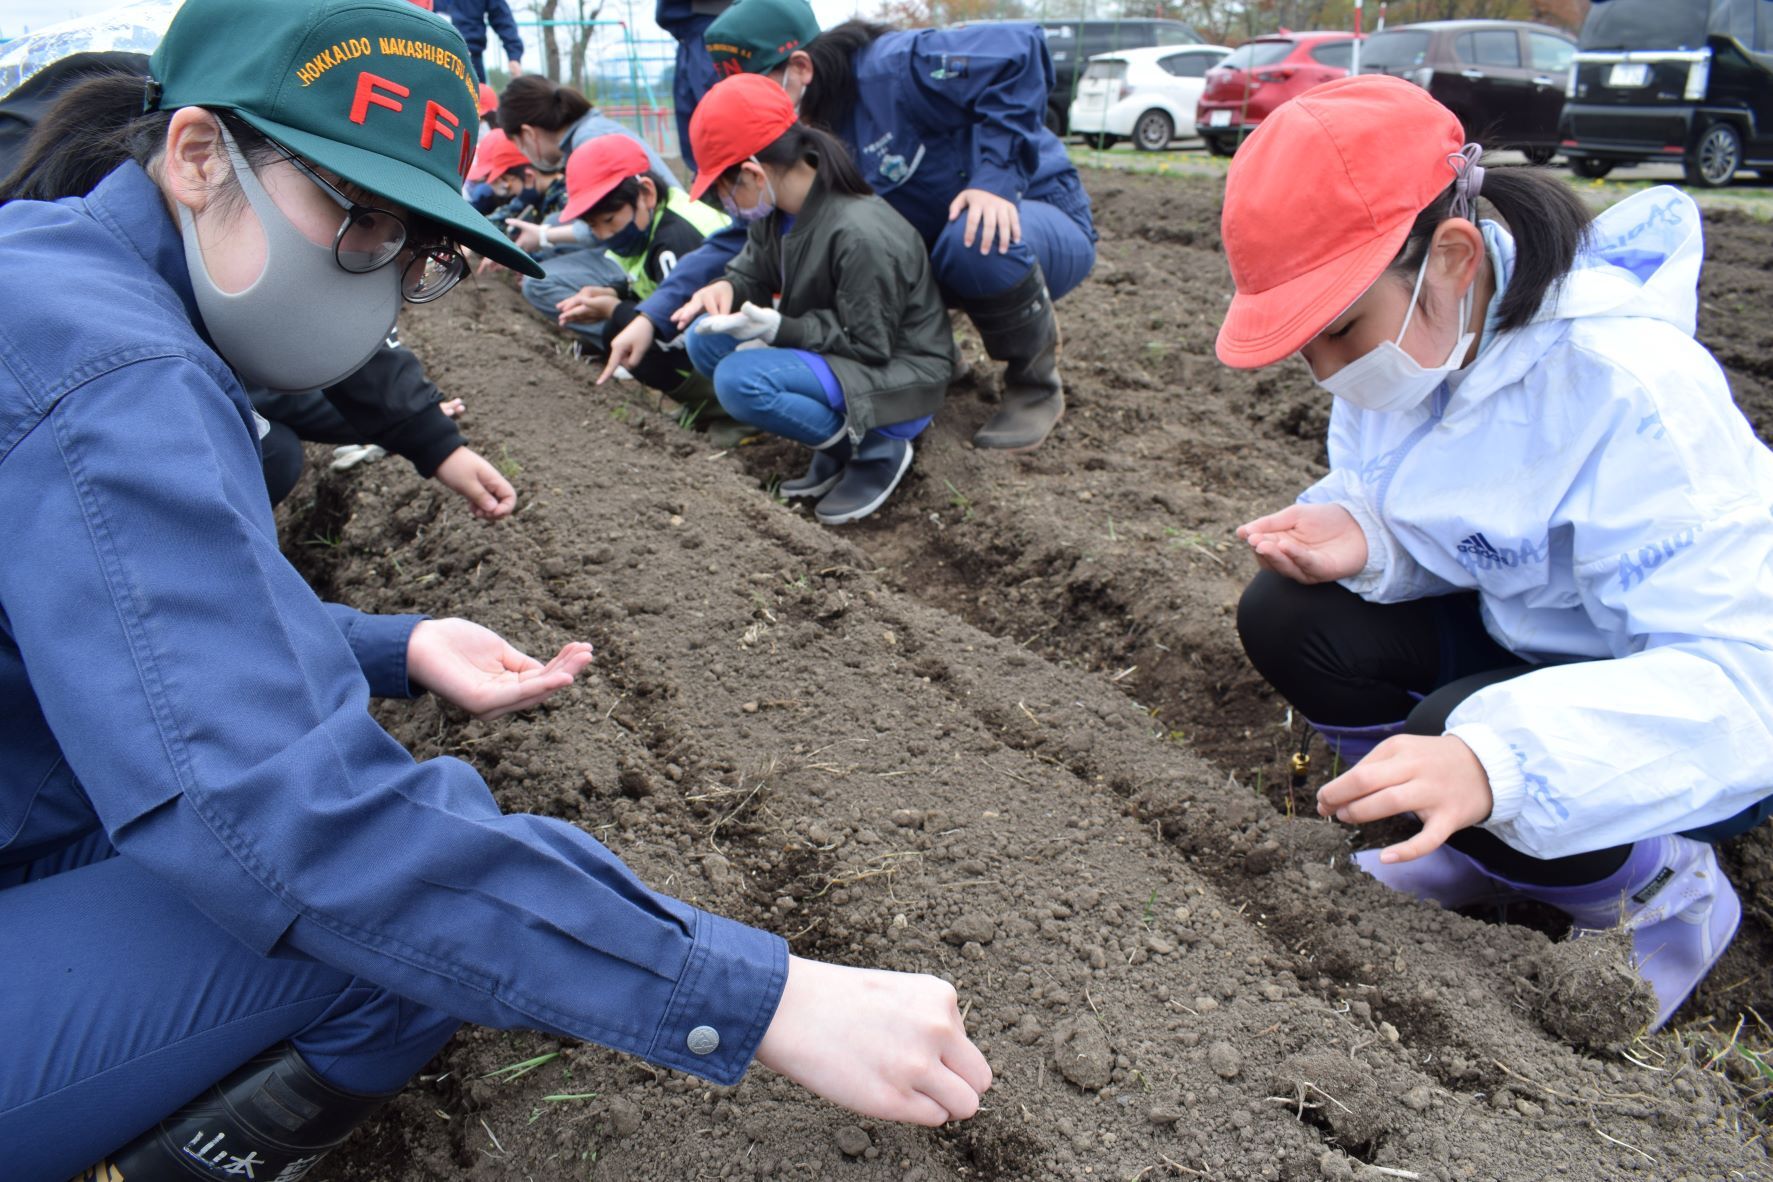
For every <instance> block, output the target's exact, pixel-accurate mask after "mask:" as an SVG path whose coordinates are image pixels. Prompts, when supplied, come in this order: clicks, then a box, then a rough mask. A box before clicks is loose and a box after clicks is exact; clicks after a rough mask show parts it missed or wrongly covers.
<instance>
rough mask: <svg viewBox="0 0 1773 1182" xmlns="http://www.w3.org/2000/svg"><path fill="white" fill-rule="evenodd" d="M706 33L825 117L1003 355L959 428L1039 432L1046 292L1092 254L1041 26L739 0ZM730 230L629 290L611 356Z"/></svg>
mask: <svg viewBox="0 0 1773 1182" xmlns="http://www.w3.org/2000/svg"><path fill="white" fill-rule="evenodd" d="M704 40H705V42H706V44H707V47H708V53H709V56H710V57H711V58H712V59H713V60H714V65H715V69H716V70H717V71H719V72H720V73H722V74H737V73H748V74H764V75H767V76H768V77H769V78H771V79H773V80H774V81H776V82H778V83H780V84H781V86H782V87H783V89H784V90H786V91H787V92H788V97H789V98H790V99H791V100H793V102H794V104H795V106H796V109H797V111H798V113H799V115H800V117H801V119H803V120H804V121H805V122H807V123H808V124H812V125H816V126H820V127H824V128H827V129H829V130H830V131H832V132H833V133H835V134H836V135H837V137H838V138H839V139H841V140H842V141H843V142H844V144H845V146H847V147H848V148H849V150H850V154H851V156H852V157H853V158H854V160H855V162H856V165H857V167H858V168H859V169H860V171H861V173H862V177H863V179H864V180H865V181H867V183H868V185H869V187H870V188H872V189H873V190H874V191H875V192H876V193H878V194H880V196H881V197H882V198H884V199H885V200H886V202H887V204H889V205H891V206H892V207H893V208H894V209H895V210H897V211H898V213H899V214H900V215H901V216H902V217H904V218H905V220H906V221H908V222H910V223H911V224H912V226H913V227H915V228H916V230H917V231H918V233H919V234H920V235H921V236H922V238H923V241H924V245H925V247H926V248H927V249H928V250H929V252H930V265H931V267H932V269H933V270H934V272H935V276H936V281H937V283H938V285H939V286H940V287H941V290H942V294H943V296H944V298H945V299H946V300H947V302H948V305H949V306H950V307H958V308H962V309H964V310H965V311H966V312H967V314H968V315H969V316H970V317H971V318H972V321H973V325H974V327H976V328H977V329H978V330H979V336H980V339H981V340H982V341H983V342H984V345H985V351H986V352H987V353H989V354H990V355H991V356H992V357H993V358H994V359H996V360H998V361H1002V362H1004V363H1005V369H1004V375H1003V401H1002V403H1001V405H1000V406H999V407H998V409H997V410H996V412H994V413H993V414H992V415H991V417H990V418H989V419H987V420H986V422H985V423H984V425H983V426H981V427H980V428H979V430H978V431H977V433H975V434H974V436H973V443H974V444H975V445H977V446H979V447H988V448H998V449H1002V450H1008V451H1025V450H1028V449H1030V448H1033V447H1038V446H1039V445H1040V444H1041V442H1042V441H1044V440H1045V439H1046V437H1047V435H1048V434H1049V433H1050V432H1051V431H1052V429H1053V427H1054V425H1055V424H1057V423H1058V421H1059V418H1060V416H1061V415H1062V414H1063V413H1064V410H1065V398H1064V390H1063V387H1062V385H1061V383H1060V380H1059V370H1058V349H1059V328H1058V321H1057V320H1056V319H1055V318H1054V315H1053V305H1052V302H1053V300H1055V299H1057V298H1059V297H1061V296H1063V295H1064V294H1065V293H1066V292H1068V291H1070V290H1071V289H1072V288H1074V287H1076V286H1077V285H1078V284H1079V283H1082V282H1083V280H1084V278H1085V277H1086V276H1088V275H1089V273H1090V269H1091V268H1092V267H1094V266H1095V262H1096V246H1095V243H1096V231H1095V228H1094V225H1093V223H1092V222H1091V219H1090V199H1089V197H1088V196H1087V195H1086V194H1085V193H1084V191H1083V186H1082V184H1081V183H1080V182H1079V180H1078V176H1077V169H1076V168H1074V167H1073V166H1072V164H1071V160H1070V158H1069V157H1068V156H1067V155H1066V153H1065V145H1064V144H1062V143H1060V141H1059V138H1058V137H1057V136H1055V135H1054V134H1053V133H1052V132H1051V131H1049V130H1047V127H1046V124H1045V115H1046V103H1047V94H1048V92H1049V91H1051V90H1052V88H1053V84H1054V76H1053V63H1052V59H1051V57H1050V56H1049V55H1048V53H1047V47H1046V38H1045V36H1044V34H1042V32H1041V31H1040V29H1039V27H1038V26H1036V25H1032V24H1013V23H1012V24H993V25H990V26H980V27H975V28H967V29H914V30H911V31H908V32H895V31H893V30H890V29H888V28H886V27H885V26H882V25H872V24H867V23H864V22H862V21H849V22H847V23H845V24H842V25H838V26H837V27H836V28H833V29H830V30H828V31H825V32H821V31H820V29H819V24H818V20H817V18H816V17H815V16H814V15H813V11H812V8H811V6H810V5H809V4H808V3H807V2H806V0H744V2H743V3H740V4H735V5H733V6H732V7H731V8H728V9H727V10H726V11H725V12H724V13H722V14H721V15H720V16H719V17H718V18H716V19H715V21H714V22H713V23H712V24H711V25H709V27H708V30H707V33H706V34H705V35H704ZM742 245H743V236H742V235H738V236H735V235H730V234H729V235H715V236H714V237H712V238H710V239H709V244H708V245H707V246H704V247H703V249H702V250H701V251H698V252H697V253H696V254H695V255H694V256H691V259H686V260H685V265H683V266H680V267H679V269H678V271H677V274H676V275H675V276H674V279H675V282H674V283H671V284H667V285H663V286H661V287H660V289H659V291H658V292H657V293H655V296H654V298H653V299H652V300H650V301H648V302H647V303H645V304H643V305H641V311H642V313H643V314H644V318H645V319H646V320H647V322H648V323H646V324H641V323H639V322H636V323H635V324H633V325H630V326H629V328H628V330H627V331H626V332H625V333H624V334H622V335H620V336H618V337H617V338H616V339H615V340H614V341H612V343H611V367H612V368H613V366H614V365H617V364H625V361H623V360H622V359H623V358H626V357H628V356H629V355H631V354H638V353H639V352H641V351H643V348H644V344H650V343H651V341H652V339H653V335H654V333H655V332H656V331H667V332H668V331H669V325H668V318H669V317H670V315H671V313H672V312H673V311H675V310H676V308H677V307H679V306H681V305H682V304H683V302H684V301H686V300H687V299H688V298H689V297H690V296H691V295H693V294H694V293H695V292H696V291H697V290H699V289H700V288H701V287H702V286H703V285H705V284H707V283H709V282H711V281H713V280H714V279H717V278H718V277H719V273H720V270H721V269H722V268H723V267H724V266H725V263H726V259H727V258H730V257H731V256H732V255H733V254H736V253H737V252H738V250H739V248H740V247H741V246H742ZM722 251H724V252H725V253H724V254H722V253H721V252H722ZM691 263H694V264H695V265H693V266H692V265H690V264H691ZM636 344H642V345H643V348H642V349H636V348H635V347H634V346H635V345H636Z"/></svg>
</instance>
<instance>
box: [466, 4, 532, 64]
mask: <svg viewBox="0 0 1773 1182" xmlns="http://www.w3.org/2000/svg"><path fill="white" fill-rule="evenodd" d="M486 19H487V23H488V24H490V25H492V27H493V32H495V33H497V34H498V35H499V43H500V44H501V45H503V46H504V47H505V56H506V57H508V58H510V59H511V60H512V61H522V60H523V36H522V35H521V34H520V33H518V31H517V19H516V18H515V17H513V16H512V15H511V6H510V5H509V4H507V3H506V2H505V0H486ZM470 81H472V79H470Z"/></svg>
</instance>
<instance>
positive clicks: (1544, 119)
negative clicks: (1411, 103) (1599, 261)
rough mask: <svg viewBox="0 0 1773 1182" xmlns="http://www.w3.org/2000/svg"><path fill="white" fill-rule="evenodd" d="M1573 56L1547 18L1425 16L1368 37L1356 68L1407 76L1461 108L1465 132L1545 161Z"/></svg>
mask: <svg viewBox="0 0 1773 1182" xmlns="http://www.w3.org/2000/svg"><path fill="white" fill-rule="evenodd" d="M1575 56H1576V42H1575V40H1574V39H1573V38H1571V37H1570V35H1569V34H1568V33H1564V32H1561V31H1559V30H1557V29H1554V28H1552V27H1551V26H1549V25H1535V24H1528V23H1527V22H1525V21H1479V20H1470V21H1424V22H1423V23H1422V24H1419V25H1403V26H1401V27H1399V28H1396V29H1386V30H1385V31H1383V32H1380V33H1374V34H1373V35H1372V36H1370V37H1368V38H1367V43H1366V45H1364V46H1363V47H1362V48H1361V73H1363V74H1391V75H1393V76H1395V77H1398V78H1408V79H1409V80H1410V81H1411V82H1414V83H1415V84H1416V85H1418V86H1420V87H1422V88H1423V89H1424V90H1426V91H1428V93H1429V94H1431V95H1433V96H1434V97H1435V98H1437V99H1439V100H1440V102H1441V104H1442V105H1443V106H1445V107H1447V108H1449V109H1450V110H1451V111H1452V112H1453V114H1455V115H1457V116H1459V122H1460V123H1462V124H1464V125H1465V134H1466V136H1467V137H1468V138H1470V139H1473V140H1476V141H1477V142H1478V143H1481V144H1483V145H1484V147H1486V148H1518V149H1520V150H1521V151H1523V152H1525V153H1526V154H1527V159H1529V160H1531V161H1532V162H1533V163H1535V164H1545V163H1547V162H1549V161H1550V160H1551V158H1552V157H1553V156H1555V155H1557V152H1558V116H1559V114H1560V113H1561V112H1562V111H1563V107H1564V86H1565V84H1566V82H1567V80H1568V78H1569V73H1570V62H1571V60H1572V59H1573V58H1574V57H1575Z"/></svg>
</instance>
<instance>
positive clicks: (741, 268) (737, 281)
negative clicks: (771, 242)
mask: <svg viewBox="0 0 1773 1182" xmlns="http://www.w3.org/2000/svg"><path fill="white" fill-rule="evenodd" d="M766 233H768V231H767V230H764V229H761V228H760V229H759V230H758V231H757V233H755V234H750V236H749V237H748V238H747V239H746V241H745V248H744V249H743V250H741V251H739V253H738V254H736V255H734V256H733V257H732V258H731V260H729V261H728V262H727V265H726V274H725V276H724V278H725V279H726V281H727V282H728V283H730V284H732V285H733V308H734V310H735V311H736V310H737V309H738V308H739V306H740V305H741V304H744V303H746V302H747V301H749V302H750V303H753V304H756V305H757V306H758V307H760V308H769V307H773V306H774V302H775V295H776V287H777V284H776V283H775V282H774V281H773V280H772V279H771V278H770V273H769V263H768V261H766V260H765V259H764V257H763V254H764V245H763V241H762V236H763V235H764V234H766ZM709 282H713V280H710V281H709ZM691 294H694V293H693V292H692V293H691Z"/></svg>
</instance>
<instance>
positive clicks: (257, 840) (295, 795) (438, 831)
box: [0, 357, 787, 1083]
mask: <svg viewBox="0 0 1773 1182" xmlns="http://www.w3.org/2000/svg"><path fill="white" fill-rule="evenodd" d="M144 392H148V393H151V395H152V396H151V397H145V396H144ZM0 495H3V496H5V497H6V498H7V500H8V502H9V503H18V502H19V501H20V500H21V499H23V498H25V497H27V496H28V497H29V499H30V501H31V503H32V506H33V511H32V512H30V513H13V514H4V515H0V546H5V547H16V548H17V549H13V550H11V551H10V552H12V553H33V554H39V555H44V556H51V555H53V561H51V560H48V559H47V558H46V560H45V561H43V562H34V563H29V564H25V563H16V562H13V563H0V610H3V611H4V612H5V615H6V618H7V621H8V625H9V628H10V630H11V633H12V636H13V638H14V641H15V643H16V644H17V645H18V648H19V650H20V652H21V654H22V656H23V659H24V661H25V663H26V664H27V665H28V667H29V668H30V669H31V670H32V685H33V688H34V690H35V691H36V693H37V695H38V700H39V703H40V705H41V707H42V709H43V713H44V716H45V718H46V719H47V721H48V723H49V725H50V727H51V728H52V730H53V731H54V733H55V735H56V737H57V740H58V742H59V743H60V746H61V748H62V750H63V752H64V753H65V754H66V757H67V760H68V763H69V765H70V766H71V768H72V770H73V772H74V773H75V774H76V775H77V776H78V777H79V779H80V782H81V784H82V786H83V787H84V788H85V790H86V792H87V794H88V796H89V798H90V800H91V802H92V805H93V807H94V809H95V811H96V812H97V814H98V816H99V818H100V820H101V822H102V823H103V825H104V827H105V830H106V832H107V833H108V834H109V836H110V838H111V840H112V842H113V843H114V844H115V846H116V847H117V849H118V851H119V853H120V854H121V855H122V856H123V857H127V858H132V859H134V860H136V862H137V863H138V864H140V865H141V866H143V867H145V868H146V869H148V870H149V871H151V872H152V873H155V874H157V875H158V876H160V877H161V878H162V879H164V880H165V881H167V882H168V883H170V884H172V885H173V886H174V887H175V888H176V889H178V890H180V891H181V892H183V893H184V894H185V895H186V896H187V897H188V898H190V899H191V900H192V902H193V903H194V904H195V905H196V906H197V907H198V908H200V909H201V910H202V911H203V912H204V913H205V914H206V915H208V916H209V918H210V919H211V920H213V921H214V922H215V923H217V924H219V925H220V926H221V927H223V928H224V929H226V930H227V931H228V932H230V933H231V934H233V935H234V936H235V937H236V938H237V939H239V940H240V941H241V942H242V943H244V944H245V945H247V946H248V947H250V948H252V949H254V950H255V951H257V952H259V953H261V954H267V955H269V954H273V953H275V954H280V955H306V956H309V957H312V958H313V959H315V960H318V961H321V962H324V963H326V964H329V965H333V966H335V967H337V968H339V969H341V970H342V971H345V972H348V973H351V974H353V975H355V976H359V977H362V978H364V979H365V980H368V981H373V982H375V983H377V984H379V985H381V986H383V987H385V988H387V989H390V990H392V991H393V992H395V993H397V994H399V995H401V996H403V997H406V998H409V999H411V1000H413V1001H415V1002H418V1003H421V1004H424V1005H428V1006H431V1007H434V1008H436V1009H438V1010H441V1011H443V1012H445V1013H449V1014H452V1015H455V1016H457V1017H460V1018H462V1019H464V1020H467V1021H472V1022H478V1023H483V1024H486V1025H490V1026H495V1027H520V1026H521V1027H530V1028H535V1029H541V1030H546V1031H550V1032H553V1033H557V1034H561V1035H564V1036H570V1037H574V1038H583V1039H590V1040H593V1041H596V1042H599V1043H603V1044H605V1045H607V1046H610V1047H614V1048H617V1049H620V1050H624V1051H629V1052H632V1053H634V1054H637V1055H641V1056H643V1057H645V1058H647V1059H650V1060H652V1061H653V1062H655V1063H659V1064H663V1065H665V1066H668V1067H673V1068H677V1069H680V1070H683V1071H689V1072H693V1073H696V1074H698V1075H702V1076H705V1077H707V1078H709V1079H712V1080H716V1081H719V1082H721V1083H731V1082H734V1081H736V1080H737V1079H738V1078H739V1077H740V1076H741V1075H742V1074H743V1072H744V1070H745V1068H746V1065H747V1064H748V1062H749V1061H750V1058H751V1056H752V1053H753V1051H754V1049H755V1047H756V1045H757V1043H758V1041H759V1039H760V1038H761V1037H762V1035H763V1033H764V1030H765V1029H766V1028H767V1025H768V1023H769V1021H770V1019H771V1017H772V1016H773V1014H774V1011H775V1007H776V1004H777V1002H778V1000H779V999H780V995H781V991H782V986H783V983H784V980H785V977H786V967H787V955H786V948H785V945H784V944H783V942H782V941H781V940H780V939H779V938H777V937H774V936H771V935H768V934H765V933H763V932H760V931H756V930H754V929H751V928H747V927H744V926H743V925H740V924H737V923H734V922H732V921H729V920H725V919H721V918H719V917H716V916H714V915H711V914H708V913H706V912H703V911H700V910H698V909H696V908H694V907H691V906H688V905H687V904H684V903H681V902H678V901H676V900H674V899H671V898H668V897H667V896H664V895H661V894H658V893H656V892H654V891H652V890H649V889H648V888H647V887H645V886H644V885H643V884H642V883H641V882H640V881H639V880H638V879H636V878H635V876H634V875H633V873H632V872H631V871H629V870H628V869H627V868H626V867H625V866H624V865H623V864H622V863H621V862H620V861H619V860H618V859H617V858H615V857H614V856H613V855H612V854H611V853H610V852H609V851H608V850H606V849H605V848H604V847H603V846H602V845H600V844H599V843H598V842H596V841H595V840H593V839H592V838H591V837H590V836H589V835H588V834H587V833H585V832H584V831H582V830H581V829H579V828H578V827H577V826H575V825H572V824H568V823H567V822H564V821H561V820H556V819H552V818H546V817H538V816H526V815H503V814H501V813H500V811H499V809H498V807H497V805H496V803H495V802H494V800H493V798H492V795H491V793H490V792H489V791H488V790H487V787H486V785H485V783H484V782H483V781H482V780H481V778H480V777H479V775H477V774H476V773H475V772H474V770H473V769H472V768H470V767H469V766H468V765H467V764H465V763H461V762H459V761H456V760H453V759H449V758H440V759H433V760H428V761H426V762H424V763H416V762H414V760H413V759H412V757H411V756H410V755H409V754H408V753H407V752H406V751H405V750H404V749H403V748H402V747H401V746H400V745H399V744H398V743H396V742H395V741H394V740H393V739H392V738H390V737H389V736H388V734H387V733H386V732H384V731H383V730H382V729H381V728H380V727H379V726H377V725H376V723H375V721H374V720H373V719H372V718H371V717H370V716H369V713H368V711H367V709H366V704H367V692H368V687H367V686H366V685H365V683H364V678H363V675H362V673H361V672H360V671H359V666H358V661H357V660H356V659H355V658H354V657H353V655H352V652H351V649H350V648H349V646H348V645H347V644H346V643H345V640H344V638H343V636H342V634H341V631H340V628H339V626H338V623H337V621H336V618H335V616H333V615H329V613H328V612H327V611H326V610H325V609H324V608H323V607H322V606H321V604H320V601H319V600H317V599H316V598H315V597H314V595H313V593H312V592H311V591H310V590H309V589H308V587H307V585H306V584H305V583H304V582H303V581H302V579H301V577H300V575H298V574H297V573H296V571H295V570H294V569H293V568H292V567H291V566H290V565H289V563H288V562H286V561H285V560H284V558H283V556H282V555H281V554H280V553H279V551H278V549H277V535H276V526H275V522H274V520H273V518H272V514H271V511H270V507H269V505H268V503H267V502H266V501H265V496H264V483H263V477H262V474H261V473H260V470H259V463H258V457H257V454H256V451H255V449H254V447H253V445H252V439H251V435H250V434H249V428H248V426H247V422H246V413H245V405H244V401H243V400H239V399H238V396H235V397H230V396H229V395H228V393H227V392H226V391H225V390H224V389H223V388H222V387H221V386H219V385H217V379H216V378H214V377H212V376H211V375H210V374H209V372H207V371H205V370H202V369H200V368H199V367H198V366H197V365H196V364H195V363H194V362H192V361H189V360H185V359H182V358H172V357H166V358H158V359H151V360H144V361H139V362H136V363H134V364H133V365H130V366H127V367H125V368H124V369H123V370H118V371H113V372H111V373H109V374H106V375H103V376H101V377H97V378H94V379H93V380H91V381H89V382H88V383H87V384H86V385H85V386H83V387H81V388H79V389H77V390H75V391H74V392H72V393H71V394H69V395H68V396H67V397H65V398H63V400H62V401H61V402H60V403H59V404H58V405H57V407H56V408H55V410H54V411H53V412H52V413H51V414H50V415H49V416H48V417H46V418H45V419H44V420H43V421H42V423H40V424H39V425H38V426H37V427H36V428H35V429H34V430H33V431H32V432H31V433H30V435H28V436H27V437H26V438H25V439H24V440H22V441H21V442H20V443H19V444H18V445H17V446H16V447H15V448H14V449H13V450H12V452H11V453H10V454H9V455H8V456H7V458H6V459H5V461H4V463H3V464H0ZM701 1026H707V1027H710V1028H712V1029H713V1030H714V1032H715V1033H716V1034H717V1035H718V1038H719V1045H718V1047H717V1048H715V1049H714V1050H713V1051H712V1052H711V1053H708V1054H705V1055H698V1054H695V1053H694V1052H692V1051H691V1050H690V1049H689V1048H688V1044H687V1039H688V1037H689V1034H690V1032H691V1031H693V1030H695V1029H696V1028H697V1027H701ZM703 1038H704V1039H705V1036H703ZM702 1042H703V1040H701V1039H699V1040H698V1043H699V1045H701V1044H702Z"/></svg>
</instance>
